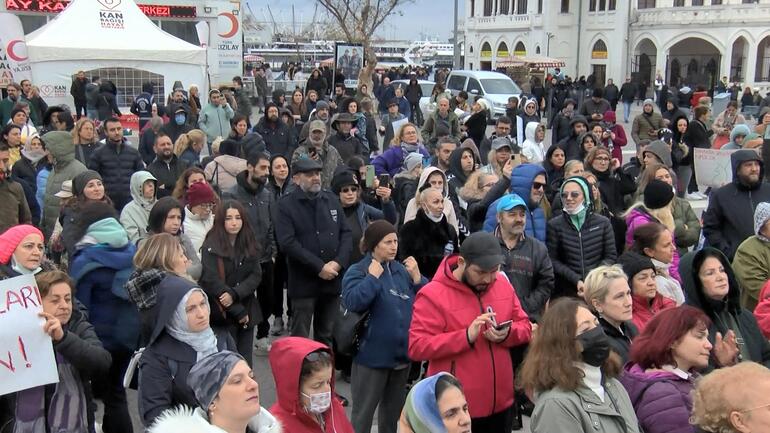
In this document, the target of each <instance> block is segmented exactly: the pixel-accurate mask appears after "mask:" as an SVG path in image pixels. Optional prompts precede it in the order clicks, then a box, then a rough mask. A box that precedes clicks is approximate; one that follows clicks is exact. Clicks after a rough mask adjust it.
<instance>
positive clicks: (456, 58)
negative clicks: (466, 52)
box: [452, 0, 462, 69]
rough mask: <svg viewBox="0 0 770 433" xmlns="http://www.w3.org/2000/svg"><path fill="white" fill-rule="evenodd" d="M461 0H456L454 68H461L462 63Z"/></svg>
mask: <svg viewBox="0 0 770 433" xmlns="http://www.w3.org/2000/svg"><path fill="white" fill-rule="evenodd" d="M459 1H460V0H455V23H454V24H455V28H454V35H455V36H454V39H455V40H454V42H455V43H454V52H453V54H454V59H453V60H452V64H453V69H461V68H462V65H461V64H460V38H459V37H460V33H459V31H458V20H457V15H458V7H459V6H458V3H459Z"/></svg>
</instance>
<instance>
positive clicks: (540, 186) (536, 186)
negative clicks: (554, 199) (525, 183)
mask: <svg viewBox="0 0 770 433" xmlns="http://www.w3.org/2000/svg"><path fill="white" fill-rule="evenodd" d="M543 188H545V184H544V183H542V182H532V189H543Z"/></svg>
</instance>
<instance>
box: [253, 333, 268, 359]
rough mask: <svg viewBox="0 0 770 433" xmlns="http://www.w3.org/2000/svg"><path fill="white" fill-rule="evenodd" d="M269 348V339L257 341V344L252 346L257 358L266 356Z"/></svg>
mask: <svg viewBox="0 0 770 433" xmlns="http://www.w3.org/2000/svg"><path fill="white" fill-rule="evenodd" d="M271 348H272V344H270V339H269V338H267V337H264V338H259V339H257V343H256V344H255V345H254V349H256V355H257V356H267V354H268V352H270V349H271Z"/></svg>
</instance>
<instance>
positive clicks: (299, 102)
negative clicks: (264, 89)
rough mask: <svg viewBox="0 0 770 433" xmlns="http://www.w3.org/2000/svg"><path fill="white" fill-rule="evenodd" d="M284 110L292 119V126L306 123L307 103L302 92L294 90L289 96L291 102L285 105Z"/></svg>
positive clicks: (307, 114)
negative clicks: (286, 110)
mask: <svg viewBox="0 0 770 433" xmlns="http://www.w3.org/2000/svg"><path fill="white" fill-rule="evenodd" d="M286 108H287V109H288V110H289V111H290V112H291V117H292V118H293V119H294V125H295V126H296V125H302V124H304V123H305V122H307V119H308V116H309V115H310V113H309V112H308V111H307V103H306V102H305V95H304V94H303V93H302V90H300V89H295V90H294V92H292V94H291V100H289V101H288V103H287V104H286Z"/></svg>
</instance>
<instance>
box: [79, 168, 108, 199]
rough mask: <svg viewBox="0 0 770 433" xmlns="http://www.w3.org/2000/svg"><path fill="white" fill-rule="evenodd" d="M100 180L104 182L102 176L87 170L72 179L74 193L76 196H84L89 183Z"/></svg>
mask: <svg viewBox="0 0 770 433" xmlns="http://www.w3.org/2000/svg"><path fill="white" fill-rule="evenodd" d="M94 179H99V180H102V176H101V175H100V174H99V173H97V172H96V171H94V170H86V171H84V172H82V173H80V174H79V175H77V176H75V177H74V178H73V179H72V192H73V193H75V195H76V196H78V197H80V196H81V195H83V190H84V189H86V185H88V182H90V181H92V180H94Z"/></svg>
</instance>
